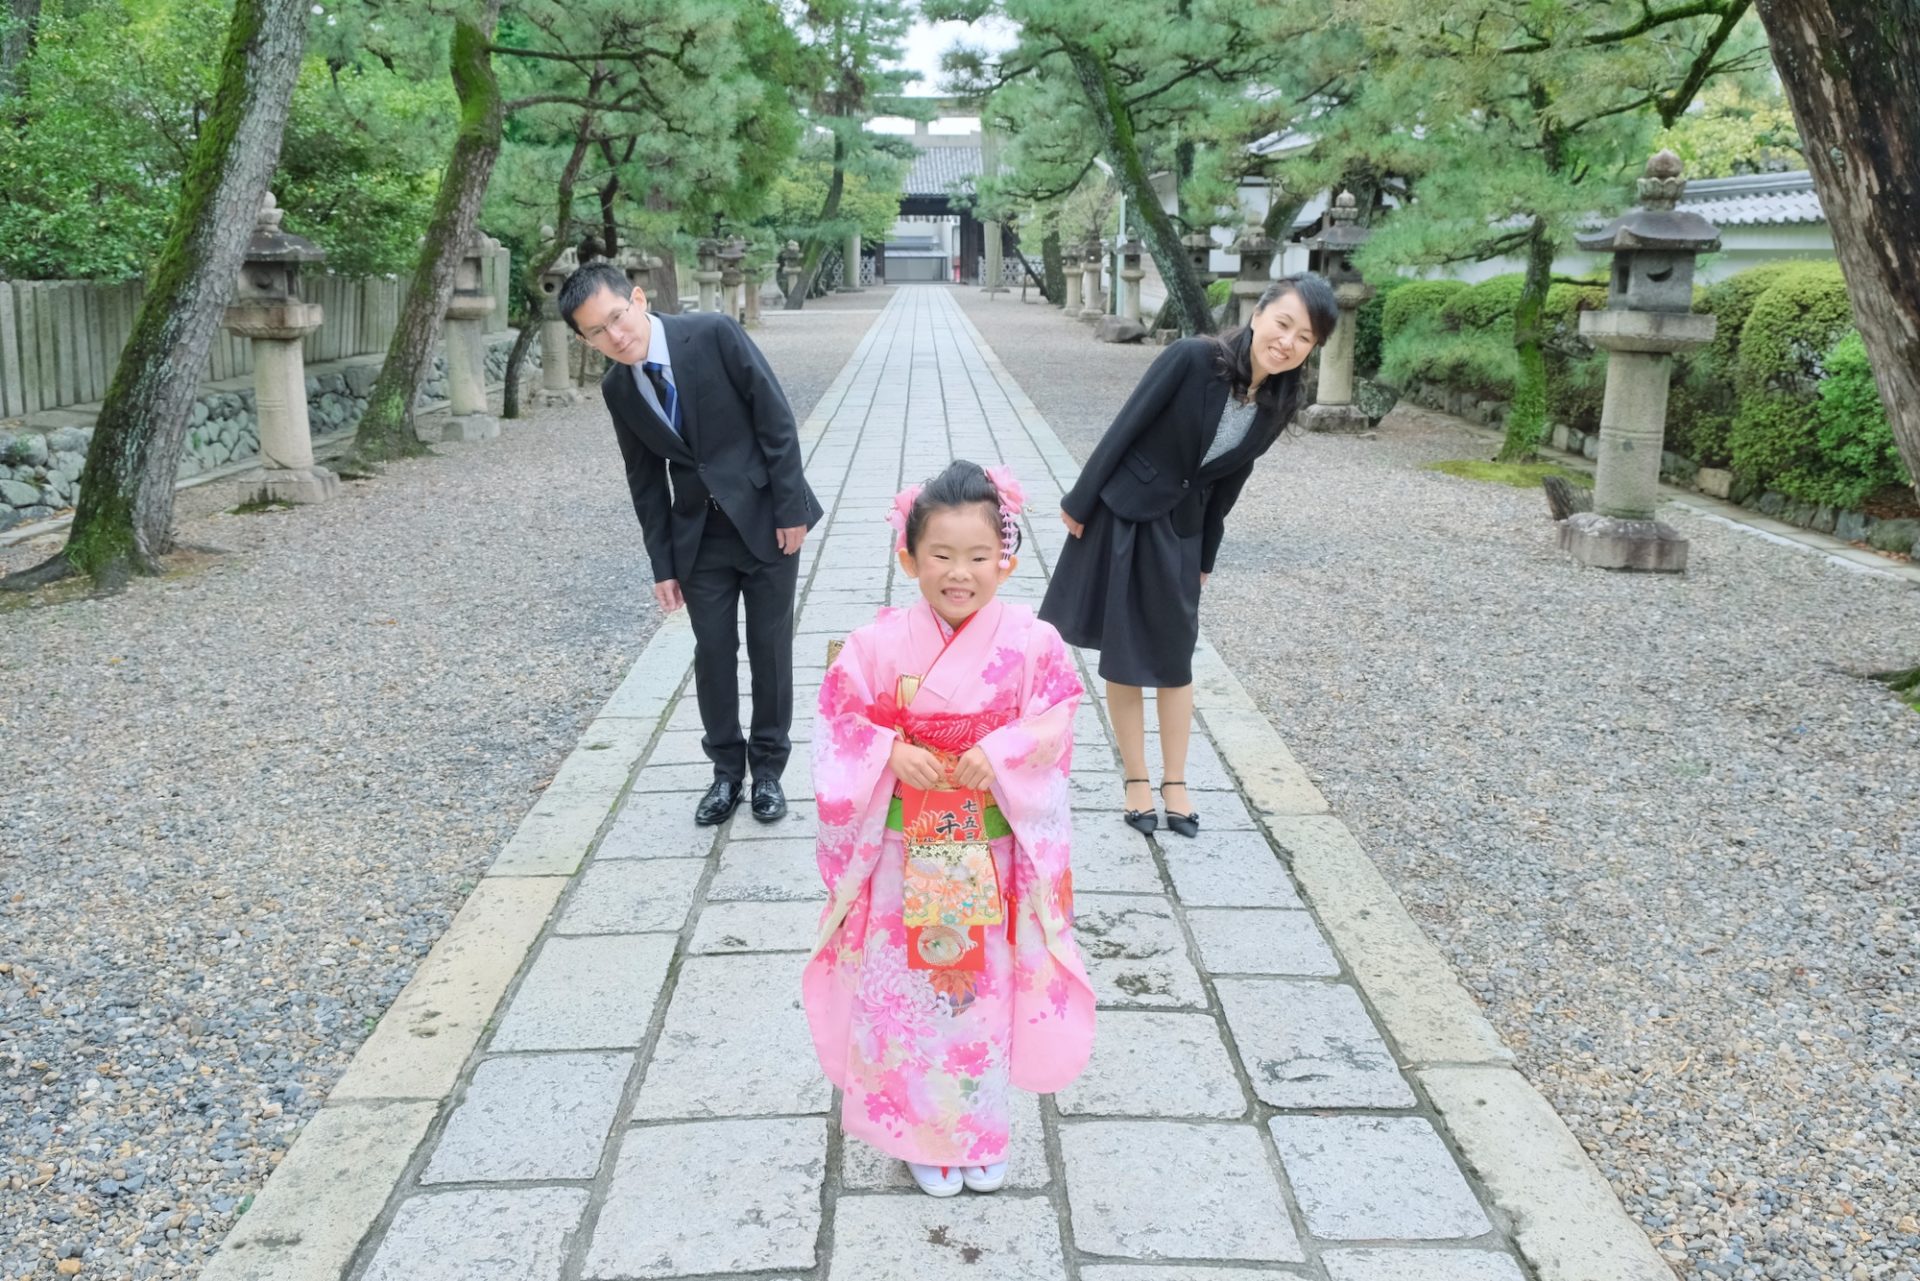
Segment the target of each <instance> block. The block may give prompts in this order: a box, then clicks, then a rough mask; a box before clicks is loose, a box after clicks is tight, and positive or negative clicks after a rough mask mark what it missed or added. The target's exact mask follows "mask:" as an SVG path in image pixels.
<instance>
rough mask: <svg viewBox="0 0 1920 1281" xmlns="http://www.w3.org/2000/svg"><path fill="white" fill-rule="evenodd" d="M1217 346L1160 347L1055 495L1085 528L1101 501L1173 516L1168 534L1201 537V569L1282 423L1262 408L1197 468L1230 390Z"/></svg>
mask: <svg viewBox="0 0 1920 1281" xmlns="http://www.w3.org/2000/svg"><path fill="white" fill-rule="evenodd" d="M1215 350H1216V348H1215V347H1214V344H1213V342H1212V341H1211V340H1209V339H1206V338H1182V339H1181V340H1180V341H1179V342H1176V343H1174V344H1173V345H1172V346H1170V347H1168V348H1167V349H1166V350H1165V351H1163V352H1161V353H1160V355H1159V357H1158V358H1156V359H1155V360H1154V362H1153V364H1152V365H1150V366H1148V368H1147V372H1146V373H1145V375H1143V376H1142V377H1141V379H1140V385H1139V386H1137V387H1135V388H1134V389H1133V395H1131V396H1129V397H1128V398H1127V403H1126V404H1125V405H1122V406H1121V407H1120V413H1119V414H1118V415H1117V416H1116V417H1115V418H1114V420H1113V424H1112V425H1111V426H1109V427H1108V428H1107V433H1106V435H1104V436H1102V437H1101V438H1100V443H1099V444H1098V445H1096V446H1095V447H1094V450H1093V454H1092V456H1090V457H1089V458H1088V459H1087V463H1086V466H1084V467H1082V468H1081V469H1080V479H1079V480H1078V481H1076V482H1075V483H1074V486H1073V488H1072V490H1070V491H1069V492H1068V493H1067V496H1066V497H1065V498H1063V499H1061V500H1060V506H1061V508H1062V509H1063V510H1064V511H1065V512H1066V513H1067V515H1069V516H1071V517H1073V518H1074V519H1075V520H1077V521H1080V522H1081V523H1082V524H1084V523H1086V522H1087V521H1088V520H1091V519H1092V518H1093V514H1094V509H1095V508H1096V507H1097V506H1099V505H1101V504H1104V505H1105V506H1106V507H1107V508H1108V510H1110V511H1112V512H1113V514H1114V515H1116V516H1118V517H1120V518H1121V519H1122V520H1130V521H1135V522H1145V521H1152V520H1158V519H1160V518H1161V517H1163V516H1171V517H1172V519H1173V528H1174V532H1175V533H1177V534H1180V535H1181V536H1183V537H1187V536H1191V535H1193V534H1199V535H1200V570H1201V572H1202V573H1208V574H1210V573H1212V572H1213V561H1214V557H1215V556H1216V555H1217V554H1218V553H1219V551H1220V542H1221V539H1223V538H1224V537H1225V536H1226V529H1227V513H1228V512H1230V511H1232V510H1233V505H1234V504H1235V503H1236V502H1238V501H1239V500H1240V491H1241V490H1242V489H1244V488H1245V487H1246V483H1247V480H1248V478H1249V477H1251V476H1252V475H1253V463H1254V460H1255V459H1256V458H1258V457H1260V455H1262V454H1264V453H1266V452H1267V450H1269V449H1271V448H1272V447H1273V442H1274V441H1276V440H1278V439H1279V438H1280V431H1281V429H1282V428H1283V427H1285V426H1286V424H1285V423H1282V422H1276V421H1274V419H1275V415H1274V414H1272V413H1270V412H1268V411H1267V410H1265V409H1262V410H1259V411H1258V412H1257V413H1256V414H1255V415H1254V419H1253V425H1252V426H1251V427H1249V428H1248V430H1247V438H1246V440H1244V441H1242V442H1241V443H1240V444H1239V445H1237V446H1235V447H1234V448H1233V449H1231V450H1229V451H1228V452H1227V453H1226V454H1225V455H1224V456H1223V457H1220V458H1217V459H1215V460H1214V461H1213V462H1212V463H1210V464H1208V465H1207V467H1206V468H1205V469H1204V471H1203V470H1202V468H1201V465H1200V460H1201V459H1202V458H1204V457H1206V453H1207V449H1208V447H1210V446H1211V445H1212V444H1213V438H1214V436H1215V435H1216V434H1218V432H1219V430H1220V414H1221V411H1222V410H1224V409H1225V408H1226V407H1227V394H1228V392H1229V391H1230V390H1231V388H1230V387H1229V385H1228V382H1227V379H1226V377H1225V375H1223V374H1222V373H1220V371H1219V367H1218V364H1217V362H1216V360H1215V356H1214V353H1215ZM1278 377H1282V378H1297V377H1299V374H1298V372H1293V373H1288V374H1281V375H1278Z"/></svg>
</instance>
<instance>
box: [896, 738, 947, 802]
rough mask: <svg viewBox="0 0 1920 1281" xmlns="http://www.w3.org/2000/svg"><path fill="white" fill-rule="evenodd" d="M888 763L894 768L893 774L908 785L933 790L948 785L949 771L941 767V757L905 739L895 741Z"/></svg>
mask: <svg viewBox="0 0 1920 1281" xmlns="http://www.w3.org/2000/svg"><path fill="white" fill-rule="evenodd" d="M887 764H888V765H889V766H890V767H891V768H892V770H893V776H894V777H895V778H897V779H899V780H900V781H901V782H902V783H905V784H906V785H907V786H908V787H917V788H919V789H920V790H921V791H923V792H933V791H938V790H940V788H942V787H944V786H945V785H946V781H947V772H946V770H944V769H942V768H941V766H940V758H939V757H937V756H935V755H934V754H933V753H932V752H929V751H928V750H927V749H926V748H924V747H915V746H914V745H913V744H912V743H909V742H907V741H905V740H904V739H896V740H895V741H894V744H893V751H892V753H891V754H890V755H889V757H888V759H887Z"/></svg>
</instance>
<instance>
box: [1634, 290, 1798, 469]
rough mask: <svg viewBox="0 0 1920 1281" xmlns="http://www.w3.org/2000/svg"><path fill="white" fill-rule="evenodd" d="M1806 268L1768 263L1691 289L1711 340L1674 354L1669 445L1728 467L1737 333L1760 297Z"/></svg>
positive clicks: (1711, 464) (1735, 405)
mask: <svg viewBox="0 0 1920 1281" xmlns="http://www.w3.org/2000/svg"><path fill="white" fill-rule="evenodd" d="M1804 266H1805V264H1803V263H1797V262H1770V263H1763V264H1762V265H1760V266H1758V267H1750V268H1748V269H1747V270H1746V271H1743V272H1741V273H1739V274H1738V275H1735V276H1729V277H1727V279H1725V280H1721V281H1716V282H1715V283H1713V284H1711V285H1708V286H1706V287H1705V288H1703V289H1696V290H1694V302H1693V309H1694V311H1696V312H1703V313H1705V314H1707V315H1710V316H1712V317H1713V318H1714V321H1715V329H1714V335H1713V341H1712V342H1710V343H1708V344H1707V345H1706V346H1705V347H1702V348H1701V349H1699V350H1698V351H1693V352H1688V353H1685V354H1683V355H1681V356H1678V357H1676V358H1675V360H1674V365H1673V382H1672V387H1671V390H1670V391H1669V393H1668V400H1667V448H1669V449H1671V450H1673V451H1674V452H1675V453H1678V454H1684V455H1686V456H1687V457H1688V458H1691V459H1693V460H1694V461H1695V462H1697V463H1699V464H1700V465H1701V466H1703V467H1731V466H1732V465H1733V454H1732V448H1731V443H1730V441H1731V437H1732V433H1733V419H1734V414H1735V412H1736V411H1737V410H1738V408H1739V396H1738V394H1737V393H1736V391H1735V390H1734V371H1735V369H1736V368H1737V366H1738V363H1739V357H1740V335H1741V332H1742V331H1743V330H1744V329H1745V328H1746V325H1747V317H1748V315H1749V314H1751V313H1752V311H1753V305H1754V304H1755V303H1757V302H1759V301H1760V298H1761V295H1763V294H1765V293H1766V292H1767V290H1769V289H1771V288H1772V287H1773V285H1774V283H1775V282H1776V281H1778V280H1779V279H1780V278H1781V277H1782V276H1783V275H1791V274H1792V273H1793V272H1795V271H1796V270H1800V269H1802V268H1803V267H1804Z"/></svg>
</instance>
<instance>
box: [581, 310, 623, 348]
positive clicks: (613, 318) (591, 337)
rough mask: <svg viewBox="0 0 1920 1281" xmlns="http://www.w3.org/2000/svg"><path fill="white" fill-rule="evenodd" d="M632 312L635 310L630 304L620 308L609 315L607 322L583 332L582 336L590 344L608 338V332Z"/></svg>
mask: <svg viewBox="0 0 1920 1281" xmlns="http://www.w3.org/2000/svg"><path fill="white" fill-rule="evenodd" d="M632 310H633V304H632V303H628V304H627V305H626V306H624V307H622V308H620V309H619V310H618V311H616V312H614V313H613V314H611V315H609V316H608V317H607V318H606V320H604V321H602V322H601V323H600V324H597V325H595V326H594V327H593V328H591V329H583V330H581V331H580V336H581V337H582V338H584V339H586V340H587V341H588V342H598V341H599V340H600V339H602V338H604V337H606V334H607V330H609V329H611V328H613V327H614V326H615V325H617V324H619V323H620V322H621V321H623V320H625V319H626V318H627V313H628V312H630V311H632Z"/></svg>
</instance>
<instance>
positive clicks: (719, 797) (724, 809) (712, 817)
mask: <svg viewBox="0 0 1920 1281" xmlns="http://www.w3.org/2000/svg"><path fill="white" fill-rule="evenodd" d="M739 807H740V784H738V783H736V782H734V781H733V780H732V779H730V778H716V779H714V780H713V786H712V787H709V788H708V789H707V794H706V795H705V796H702V797H701V798H700V807H699V808H698V809H696V810H694V812H693V821H694V822H696V823H698V824H699V825H700V826H701V827H714V826H716V825H718V824H720V823H724V822H726V821H727V820H728V819H729V818H731V817H732V816H733V811H734V810H736V809H738V808H739Z"/></svg>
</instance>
